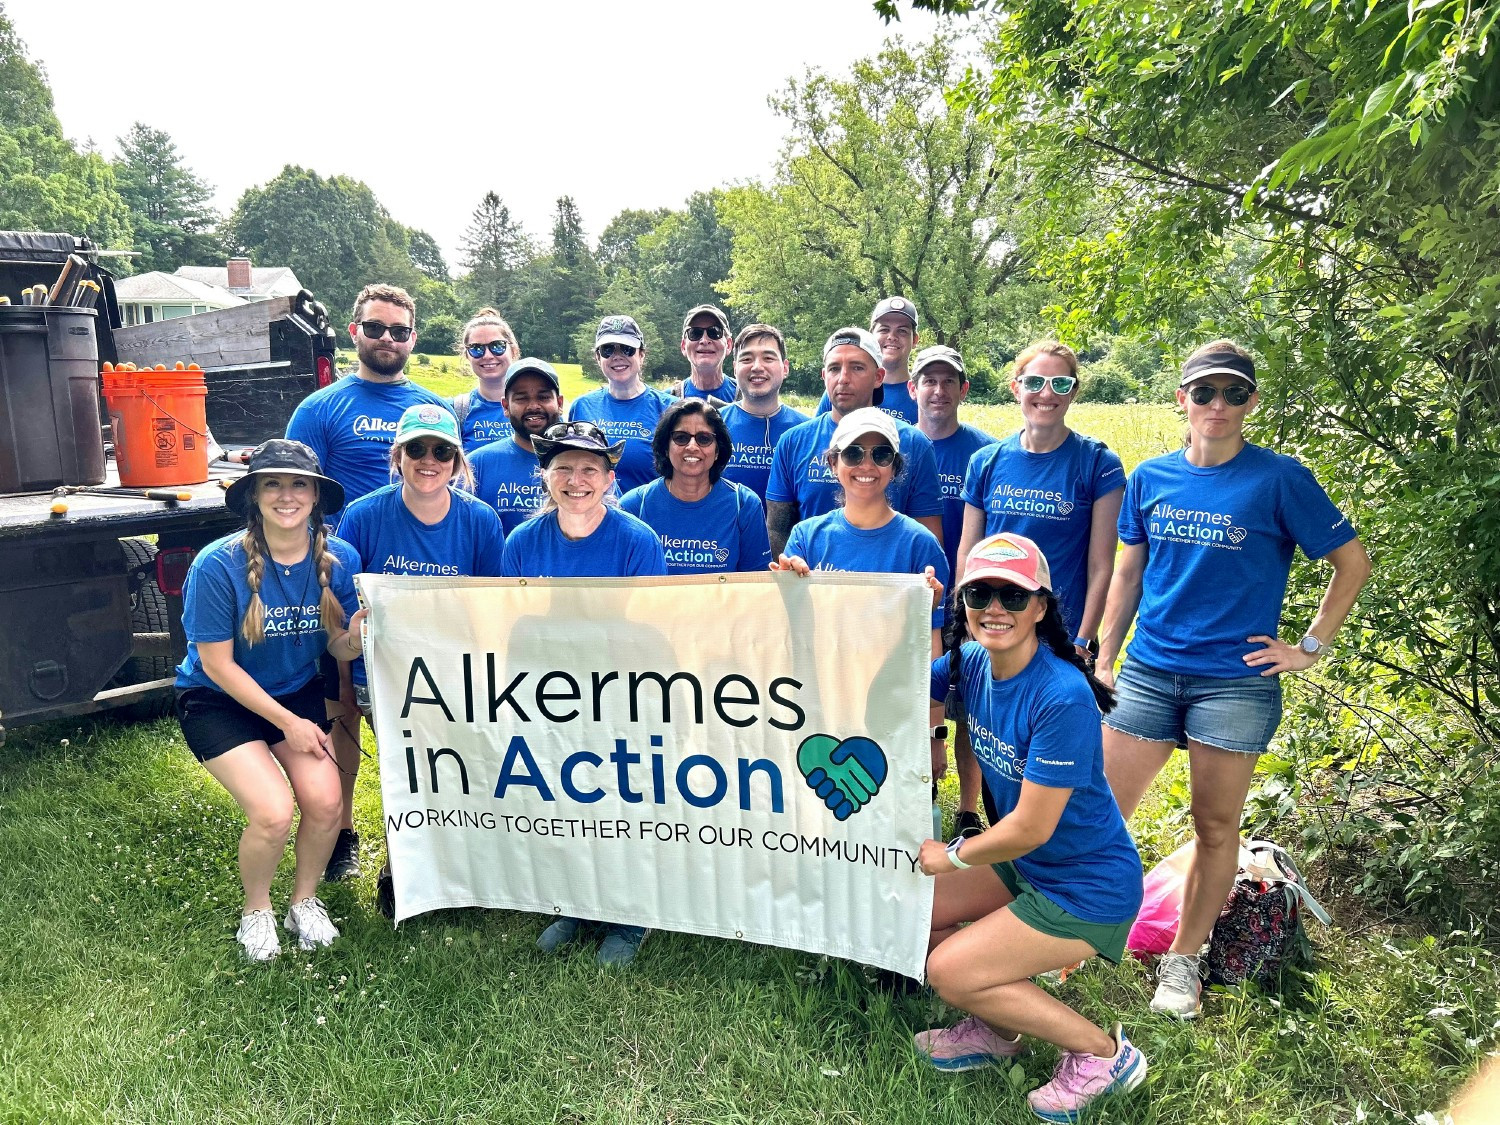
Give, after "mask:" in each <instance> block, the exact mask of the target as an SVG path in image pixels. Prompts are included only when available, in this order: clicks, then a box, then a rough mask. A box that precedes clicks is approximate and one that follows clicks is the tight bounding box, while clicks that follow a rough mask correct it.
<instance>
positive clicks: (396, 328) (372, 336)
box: [359, 320, 411, 344]
mask: <svg viewBox="0 0 1500 1125" xmlns="http://www.w3.org/2000/svg"><path fill="white" fill-rule="evenodd" d="M359 330H360V333H361V334H362V335H363V336H364V337H365V339H367V340H378V339H380V338H381V337H382V336H384V335H385V334H386V333H387V332H389V333H390V334H391V339H392V340H395V341H396V343H398V344H404V343H406V341H408V340H410V339H411V327H410V326H409V325H406V324H381V323H380V321H378V320H362V321H360V322H359Z"/></svg>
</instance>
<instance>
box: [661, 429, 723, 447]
mask: <svg viewBox="0 0 1500 1125" xmlns="http://www.w3.org/2000/svg"><path fill="white" fill-rule="evenodd" d="M718 440H719V439H718V438H716V437H714V435H713V434H711V433H709V432H708V431H707V430H698V431H697V432H696V433H691V434H690V433H688V432H687V431H686V430H673V431H672V444H673V445H687V444H688V443H689V442H694V441H696V442H697V443H698V444H699V445H701V446H702V447H703V448H704V449H707V448H708V447H709V446H710V445H715V444H717V443H718Z"/></svg>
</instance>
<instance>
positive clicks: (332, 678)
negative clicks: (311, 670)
mask: <svg viewBox="0 0 1500 1125" xmlns="http://www.w3.org/2000/svg"><path fill="white" fill-rule="evenodd" d="M318 678H319V680H320V681H321V682H322V685H323V698H324V699H326V700H328V702H330V703H337V702H338V701H339V662H338V661H337V660H335V659H334V658H333V657H331V656H329V655H328V650H327V649H324V650H323V655H321V656H319V657H318Z"/></svg>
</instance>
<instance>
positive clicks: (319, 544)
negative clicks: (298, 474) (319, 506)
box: [311, 511, 344, 636]
mask: <svg viewBox="0 0 1500 1125" xmlns="http://www.w3.org/2000/svg"><path fill="white" fill-rule="evenodd" d="M315 518H316V519H317V521H318V523H317V527H316V529H315V530H314V531H313V540H312V548H311V550H312V555H313V559H314V560H315V562H316V564H317V567H318V585H319V586H321V587H322V588H323V592H322V593H321V594H320V595H319V597H318V623H319V624H320V625H322V626H323V631H324V632H326V633H327V634H328V635H329V636H332V635H333V631H334V630H335V629H342V628H343V627H344V607H343V606H341V605H340V604H339V599H338V597H337V596H336V595H335V594H334V592H333V568H334V566H335V565H336V564H337V563H338V559H337V557H336V556H335V555H334V553H333V552H332V551H330V550H329V549H328V525H327V524H326V523H324V522H323V513H322V512H321V511H319V512H318V514H317V516H316V517H315Z"/></svg>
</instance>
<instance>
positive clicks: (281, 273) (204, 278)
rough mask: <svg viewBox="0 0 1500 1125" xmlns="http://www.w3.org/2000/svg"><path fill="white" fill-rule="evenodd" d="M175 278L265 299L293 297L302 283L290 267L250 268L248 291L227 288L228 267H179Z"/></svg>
mask: <svg viewBox="0 0 1500 1125" xmlns="http://www.w3.org/2000/svg"><path fill="white" fill-rule="evenodd" d="M177 276H178V277H186V278H190V279H191V280H193V281H201V282H203V283H204V284H206V285H217V286H218V287H219V288H220V289H226V290H228V291H229V292H230V293H240V294H248V293H254V294H256V295H258V296H265V297H295V296H296V295H297V294H298V292H300V291H301V289H302V282H300V281H298V280H297V275H296V274H295V273H293V272H292V267H291V266H252V267H251V269H250V288H249V289H230V288H229V267H228V266H179V267H178V269H177Z"/></svg>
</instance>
